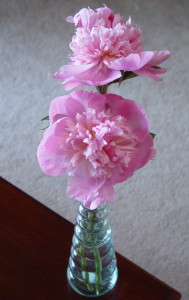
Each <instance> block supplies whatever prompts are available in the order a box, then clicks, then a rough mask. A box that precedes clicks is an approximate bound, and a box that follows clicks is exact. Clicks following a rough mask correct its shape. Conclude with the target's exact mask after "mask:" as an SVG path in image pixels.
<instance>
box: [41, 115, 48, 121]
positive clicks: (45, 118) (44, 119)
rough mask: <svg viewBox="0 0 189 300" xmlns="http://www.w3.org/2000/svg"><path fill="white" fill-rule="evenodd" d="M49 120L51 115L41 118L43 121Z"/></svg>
mask: <svg viewBox="0 0 189 300" xmlns="http://www.w3.org/2000/svg"><path fill="white" fill-rule="evenodd" d="M48 120H49V116H46V117H44V118H43V119H41V121H48Z"/></svg>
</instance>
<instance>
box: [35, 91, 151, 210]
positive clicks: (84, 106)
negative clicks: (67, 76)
mask: <svg viewBox="0 0 189 300" xmlns="http://www.w3.org/2000/svg"><path fill="white" fill-rule="evenodd" d="M49 118H50V126H49V128H48V129H46V130H45V132H44V137H43V139H42V141H41V143H40V145H39V147H38V150H37V156H38V161H39V164H40V167H41V169H42V170H43V171H44V172H45V173H46V174H48V175H51V176H59V175H61V174H64V173H68V174H69V175H70V176H71V177H72V178H71V180H70V181H69V184H68V188H67V194H68V195H69V196H70V197H73V198H75V199H76V200H79V201H83V203H84V205H85V206H86V207H87V208H89V209H95V208H96V207H97V206H98V205H100V204H101V203H102V202H105V201H108V202H113V198H114V188H113V187H114V185H115V184H116V183H119V182H122V181H124V180H126V179H128V178H129V177H130V176H132V175H133V173H134V171H135V170H137V169H139V168H141V167H143V166H144V165H145V164H146V163H147V162H148V161H149V160H150V159H151V158H153V157H154V155H155V150H154V149H153V138H152V136H151V134H150V133H149V128H148V120H147V118H146V116H145V113H144V111H143V109H142V108H141V107H140V106H139V105H138V104H137V103H136V102H134V101H132V100H126V99H124V98H122V97H120V96H117V95H114V94H104V95H101V94H99V93H94V92H86V91H82V90H77V91H74V92H72V93H71V94H70V95H66V96H62V97H58V98H56V99H54V100H53V101H52V103H51V106H50V111H49Z"/></svg>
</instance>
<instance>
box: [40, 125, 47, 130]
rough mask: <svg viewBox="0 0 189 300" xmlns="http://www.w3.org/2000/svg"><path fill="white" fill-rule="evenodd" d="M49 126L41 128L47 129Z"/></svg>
mask: <svg viewBox="0 0 189 300" xmlns="http://www.w3.org/2000/svg"><path fill="white" fill-rule="evenodd" d="M48 127H49V126H47V127H44V128H41V130H45V129H47V128H48Z"/></svg>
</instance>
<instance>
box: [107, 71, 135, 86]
mask: <svg viewBox="0 0 189 300" xmlns="http://www.w3.org/2000/svg"><path fill="white" fill-rule="evenodd" d="M121 74H122V76H121V77H120V78H118V79H115V80H114V81H112V82H110V83H108V85H110V84H113V83H119V85H120V84H121V83H122V81H124V80H127V79H131V78H134V77H137V76H138V75H137V74H135V73H134V72H132V71H125V72H124V71H121Z"/></svg>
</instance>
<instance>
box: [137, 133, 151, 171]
mask: <svg viewBox="0 0 189 300" xmlns="http://www.w3.org/2000/svg"><path fill="white" fill-rule="evenodd" d="M153 144H154V141H153V137H152V136H151V134H150V133H149V134H147V135H146V138H145V139H144V140H143V142H142V143H140V144H139V147H138V149H139V152H138V153H137V166H136V169H139V168H142V167H143V166H144V165H145V164H147V162H148V161H149V160H150V159H152V158H154V156H155V154H156V151H155V149H153ZM147 149H148V151H147Z"/></svg>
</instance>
